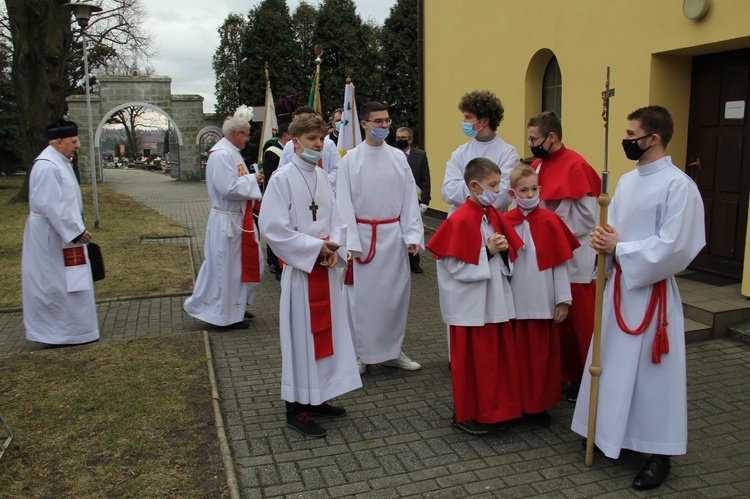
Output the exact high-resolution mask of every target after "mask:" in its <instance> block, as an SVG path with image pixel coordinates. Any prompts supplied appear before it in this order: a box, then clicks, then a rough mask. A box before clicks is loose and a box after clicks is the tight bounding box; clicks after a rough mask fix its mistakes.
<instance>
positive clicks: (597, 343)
mask: <svg viewBox="0 0 750 499" xmlns="http://www.w3.org/2000/svg"><path fill="white" fill-rule="evenodd" d="M614 95H615V89H614V88H609V66H607V82H606V86H605V90H604V92H602V105H603V108H602V119H604V171H602V193H601V195H600V196H599V225H600V226H601V227H606V226H607V209H608V208H609V170H608V168H607V159H608V157H609V99H610V97H612V96H614ZM606 264H607V255H605V254H604V253H603V252H600V253H599V254H598V255H597V261H596V306H595V308H594V336H593V338H592V345H591V366H589V372H590V373H591V394H590V397H589V426H588V431H587V435H586V436H587V438H586V466H591V465H593V464H594V444H595V442H594V440H595V437H596V409H597V402H598V399H599V376H600V375H601V373H602V366H601V365H600V364H599V355H600V349H601V342H602V307H603V305H604V278H605V277H604V275H605V267H606Z"/></svg>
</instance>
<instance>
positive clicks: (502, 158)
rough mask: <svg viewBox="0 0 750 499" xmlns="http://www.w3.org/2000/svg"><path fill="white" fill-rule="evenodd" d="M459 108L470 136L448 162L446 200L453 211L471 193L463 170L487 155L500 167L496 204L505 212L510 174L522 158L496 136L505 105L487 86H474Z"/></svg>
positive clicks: (463, 125)
mask: <svg viewBox="0 0 750 499" xmlns="http://www.w3.org/2000/svg"><path fill="white" fill-rule="evenodd" d="M458 109H459V110H460V111H461V113H462V115H463V122H462V123H461V130H462V131H463V133H464V135H466V136H467V137H469V138H470V139H471V140H470V141H469V142H466V143H465V144H462V145H461V146H459V148H458V149H456V150H455V151H453V154H451V157H450V159H449V160H448V164H447V165H446V166H445V177H444V179H443V187H442V189H441V191H440V193H441V195H442V197H443V201H445V202H446V203H448V204H449V205H450V210H449V211H448V215H451V214H452V213H453V212H454V211H456V209H458V207H459V206H461V205H462V204H464V203H465V202H466V199H467V198H468V197H469V194H470V193H469V188H468V187H466V182H465V181H464V170H465V168H466V165H468V164H469V161H471V160H472V159H474V158H487V159H489V160H491V161H492V162H493V163H495V164H496V165H498V166H499V167H500V173H501V177H500V178H501V184H500V195H499V196H498V197H497V200H496V201H495V203H494V205H493V206H494V207H495V208H497V209H498V210H500V212H501V213H502V212H504V211H505V210H506V209H507V208H508V205H509V204H510V202H511V199H510V196H509V195H508V190H509V189H510V183H509V181H508V176H509V175H510V172H511V170H513V168H515V167H516V165H518V163H519V162H520V159H519V158H518V153H517V152H516V149H515V148H514V147H513V146H512V145H510V144H508V143H507V142H505V141H504V140H503V139H501V138H500V137H498V136H497V127H498V126H500V122H501V121H503V117H504V115H505V108H504V107H503V105H502V103H501V102H500V99H498V98H497V96H496V95H495V94H494V93H492V92H490V91H487V90H481V91H480V90H475V91H473V92H469V93H467V94H465V95H464V96H463V97H461V102H459V104H458Z"/></svg>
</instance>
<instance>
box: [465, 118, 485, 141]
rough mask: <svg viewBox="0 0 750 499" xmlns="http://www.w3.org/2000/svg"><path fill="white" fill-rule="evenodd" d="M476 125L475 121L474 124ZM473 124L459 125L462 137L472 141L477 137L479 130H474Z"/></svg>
mask: <svg viewBox="0 0 750 499" xmlns="http://www.w3.org/2000/svg"><path fill="white" fill-rule="evenodd" d="M474 123H476V121H475V122H474ZM474 123H461V130H463V132H464V135H466V136H467V137H469V138H471V139H473V138H475V137H476V136H477V133H479V130H481V128H480V129H479V130H474Z"/></svg>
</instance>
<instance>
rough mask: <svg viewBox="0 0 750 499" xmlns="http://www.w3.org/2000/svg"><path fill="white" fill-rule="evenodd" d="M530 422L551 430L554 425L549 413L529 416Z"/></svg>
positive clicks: (543, 412) (544, 412)
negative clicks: (550, 427)
mask: <svg viewBox="0 0 750 499" xmlns="http://www.w3.org/2000/svg"><path fill="white" fill-rule="evenodd" d="M526 416H527V417H528V418H529V420H531V421H533V422H535V423H536V424H538V425H539V426H541V427H542V428H549V426H550V425H551V424H552V417H551V416H550V415H549V413H548V412H547V411H542V412H537V413H536V414H527V415H526Z"/></svg>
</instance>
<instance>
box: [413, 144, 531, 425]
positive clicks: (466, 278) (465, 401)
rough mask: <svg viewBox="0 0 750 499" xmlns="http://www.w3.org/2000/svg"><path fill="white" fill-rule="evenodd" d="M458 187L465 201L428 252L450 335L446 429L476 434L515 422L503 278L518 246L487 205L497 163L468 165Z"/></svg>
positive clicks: (494, 190) (496, 182) (510, 310)
mask: <svg viewBox="0 0 750 499" xmlns="http://www.w3.org/2000/svg"><path fill="white" fill-rule="evenodd" d="M464 181H465V182H466V185H467V187H468V188H469V192H470V194H469V198H468V202H466V203H464V204H463V205H461V207H460V208H458V209H457V210H456V211H455V212H454V213H453V214H452V215H451V216H450V217H449V218H448V219H446V220H445V221H444V222H443V223H442V224H441V225H440V228H438V230H437V232H435V235H434V236H432V239H431V240H430V242H429V244H428V245H427V249H428V250H430V251H431V252H432V253H433V255H434V256H435V258H437V275H438V287H439V289H440V310H441V312H442V316H443V320H444V321H445V323H446V324H447V325H448V326H449V329H450V360H451V378H452V380H453V404H454V407H455V413H454V416H453V420H452V421H451V423H452V425H453V426H454V427H456V428H458V429H459V430H462V431H464V432H466V433H469V434H471V435H477V436H481V435H486V434H487V433H489V432H490V430H491V429H492V427H493V425H495V427H498V428H501V427H502V425H497V423H501V422H503V421H508V420H510V419H516V418H518V417H520V416H521V404H520V399H521V394H520V391H519V388H520V385H519V377H518V366H517V365H516V359H515V345H514V341H513V330H512V329H511V325H510V320H511V319H512V318H513V317H514V306H513V296H512V293H511V289H510V285H509V283H508V279H507V278H506V276H508V275H510V274H511V271H512V265H513V264H512V262H513V260H514V259H515V258H516V250H517V249H518V248H520V247H521V246H522V244H523V243H522V242H521V240H520V238H519V237H518V236H517V235H516V234H515V232H514V231H513V227H512V226H511V225H508V224H505V223H504V222H503V220H502V218H501V216H500V213H499V212H498V211H497V210H496V209H495V208H494V207H493V206H492V205H493V203H494V201H495V200H496V198H497V196H498V195H499V194H500V168H499V167H498V166H497V164H495V163H494V162H492V161H491V160H489V159H486V158H475V159H472V160H471V161H469V163H468V164H467V165H466V169H465V170H464Z"/></svg>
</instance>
